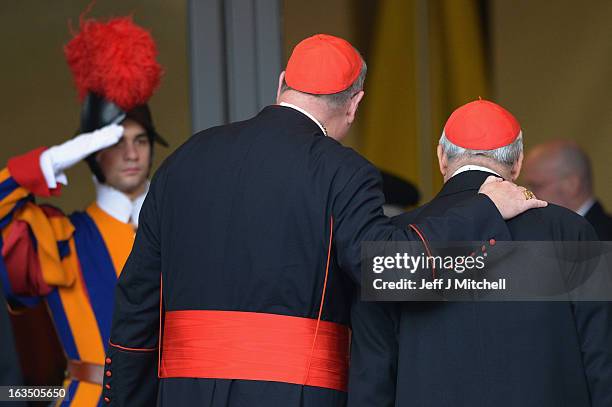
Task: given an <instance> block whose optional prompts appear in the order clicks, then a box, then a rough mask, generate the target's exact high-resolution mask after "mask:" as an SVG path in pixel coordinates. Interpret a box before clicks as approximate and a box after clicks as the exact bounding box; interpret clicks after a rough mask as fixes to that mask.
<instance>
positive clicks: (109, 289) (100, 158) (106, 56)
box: [0, 17, 166, 406]
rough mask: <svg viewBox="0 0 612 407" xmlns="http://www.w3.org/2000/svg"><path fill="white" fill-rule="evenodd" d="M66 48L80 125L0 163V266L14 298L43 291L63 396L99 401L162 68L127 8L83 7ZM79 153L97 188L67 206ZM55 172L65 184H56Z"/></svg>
mask: <svg viewBox="0 0 612 407" xmlns="http://www.w3.org/2000/svg"><path fill="white" fill-rule="evenodd" d="M65 55H66V59H67V62H68V65H69V67H70V69H71V71H72V73H73V76H74V81H75V84H76V87H77V89H78V93H79V96H80V98H81V100H82V109H81V119H80V126H79V131H78V133H79V135H78V136H76V137H74V138H72V139H70V140H68V141H66V142H65V143H63V144H60V145H57V146H54V147H51V148H45V147H41V148H37V149H35V150H33V151H30V152H29V153H26V154H24V155H21V156H18V157H14V158H11V159H10V160H9V161H8V165H7V167H6V168H4V169H2V170H1V171H0V227H1V231H2V236H1V237H2V238H1V239H0V248H1V251H2V261H0V276H1V278H2V283H3V284H2V285H3V286H4V288H5V291H6V296H7V298H8V299H9V301H10V302H11V304H13V306H30V305H32V304H35V303H37V302H38V301H41V300H42V301H45V302H46V303H47V305H48V309H49V312H50V314H51V316H52V320H53V322H54V324H55V328H56V331H57V333H58V335H59V338H60V342H61V343H62V345H63V349H64V352H65V355H66V358H67V359H68V360H67V376H66V379H65V382H64V386H65V387H66V388H67V396H66V398H65V401H64V403H63V404H62V405H74V406H95V405H98V404H99V403H102V402H103V395H102V380H103V374H104V363H105V360H104V359H105V357H104V350H105V345H106V344H107V343H108V340H109V336H110V328H111V316H112V307H113V296H114V292H115V291H114V289H115V284H116V282H117V277H118V275H119V274H120V272H121V270H122V268H123V265H124V263H125V261H126V259H127V257H128V255H129V253H130V250H131V248H132V245H133V241H134V235H135V230H136V228H137V225H138V218H139V212H140V208H141V206H142V203H143V201H144V198H145V195H146V193H147V190H148V185H149V181H148V175H149V172H150V170H151V160H152V156H153V144H154V142H159V143H161V144H166V142H165V141H164V140H163V139H162V138H161V137H160V136H159V135H158V134H157V132H156V131H155V127H154V126H153V121H152V118H151V113H150V110H149V107H148V106H147V102H148V100H149V98H150V97H151V96H152V94H153V92H154V90H155V89H156V88H157V87H158V85H159V82H160V77H161V74H162V69H161V66H160V65H159V64H158V62H157V61H156V55H157V50H156V46H155V43H154V41H153V38H152V37H151V35H150V34H149V32H148V31H146V30H145V29H143V28H141V27H139V26H137V25H136V24H134V23H133V22H132V19H131V18H128V17H121V18H114V19H110V20H108V21H106V22H102V21H95V20H91V19H85V18H84V17H82V18H81V21H80V31H79V32H77V33H75V35H74V38H72V40H71V41H70V42H69V43H68V44H67V45H66V46H65ZM83 159H84V160H86V161H87V163H88V164H89V167H90V168H91V170H92V172H93V175H94V176H93V180H94V183H95V187H96V198H95V201H94V202H92V203H91V205H89V206H88V207H87V208H86V209H85V210H84V211H78V212H74V213H72V214H71V215H69V216H66V215H65V214H64V213H63V212H62V211H61V210H59V209H57V208H55V207H53V206H50V205H41V204H37V202H36V200H37V198H39V197H43V198H47V197H53V196H59V195H60V193H61V190H62V186H63V185H67V177H66V175H65V173H64V171H65V170H66V169H67V168H69V167H71V166H72V165H74V164H76V163H77V162H79V161H81V160H83ZM62 184H63V185H62Z"/></svg>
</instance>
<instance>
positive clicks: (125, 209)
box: [94, 177, 149, 227]
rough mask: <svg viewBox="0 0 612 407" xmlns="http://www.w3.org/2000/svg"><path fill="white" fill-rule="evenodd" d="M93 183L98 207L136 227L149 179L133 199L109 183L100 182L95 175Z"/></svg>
mask: <svg viewBox="0 0 612 407" xmlns="http://www.w3.org/2000/svg"><path fill="white" fill-rule="evenodd" d="M94 185H95V186H96V203H97V204H98V206H99V207H100V209H102V210H103V211H104V212H106V213H108V214H109V215H110V216H112V217H113V218H115V219H117V220H118V221H120V222H123V223H131V224H133V225H134V226H136V227H138V216H139V215H140V209H141V208H142V204H143V202H144V199H145V197H146V196H147V192H148V191H149V181H147V185H146V188H145V192H144V193H143V194H142V195H140V196H138V197H137V198H136V199H134V200H133V201H132V200H131V199H130V198H129V197H128V196H127V195H126V194H124V193H123V192H121V191H118V190H116V189H115V188H113V187H111V186H109V185H106V184H100V183H99V182H98V180H97V179H96V177H94Z"/></svg>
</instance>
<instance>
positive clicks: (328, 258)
mask: <svg viewBox="0 0 612 407" xmlns="http://www.w3.org/2000/svg"><path fill="white" fill-rule="evenodd" d="M333 237H334V218H333V217H330V218H329V244H328V245H327V264H326V265H325V279H324V280H323V291H322V292H321V305H319V314H318V315H317V327H316V329H315V334H314V338H313V339H312V348H311V350H310V356H309V357H308V368H307V369H306V375H305V376H304V383H307V382H308V376H309V375H310V366H311V365H312V356H313V355H314V348H315V344H316V342H317V335H318V333H319V325H320V322H321V315H322V314H323V303H325V292H326V291H327V277H328V276H329V260H330V259H331V248H332V239H333Z"/></svg>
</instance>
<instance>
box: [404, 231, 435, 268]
mask: <svg viewBox="0 0 612 407" xmlns="http://www.w3.org/2000/svg"><path fill="white" fill-rule="evenodd" d="M408 226H409V227H410V228H411V229H412V230H414V231H415V232H416V234H417V235H418V236H419V238H420V239H421V241H422V242H423V245H424V246H425V251H426V252H427V255H428V256H429V257H432V255H431V250H429V245H428V244H427V239H425V235H424V234H423V233H421V231H420V230H419V228H417V227H416V225H413V224H410V225H408ZM431 275H432V276H433V278H436V267H435V265H433V264H432V266H431Z"/></svg>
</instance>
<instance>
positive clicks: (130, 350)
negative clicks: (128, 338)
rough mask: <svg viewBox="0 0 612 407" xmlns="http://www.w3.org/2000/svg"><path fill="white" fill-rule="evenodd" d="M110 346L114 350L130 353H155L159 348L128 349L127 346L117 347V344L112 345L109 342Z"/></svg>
mask: <svg viewBox="0 0 612 407" xmlns="http://www.w3.org/2000/svg"><path fill="white" fill-rule="evenodd" d="M108 344H109V345H110V346H112V347H113V348H117V349H121V350H126V351H128V352H153V351H156V350H157V348H127V347H125V346H121V345H116V344H114V343H112V342H111V341H108Z"/></svg>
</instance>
